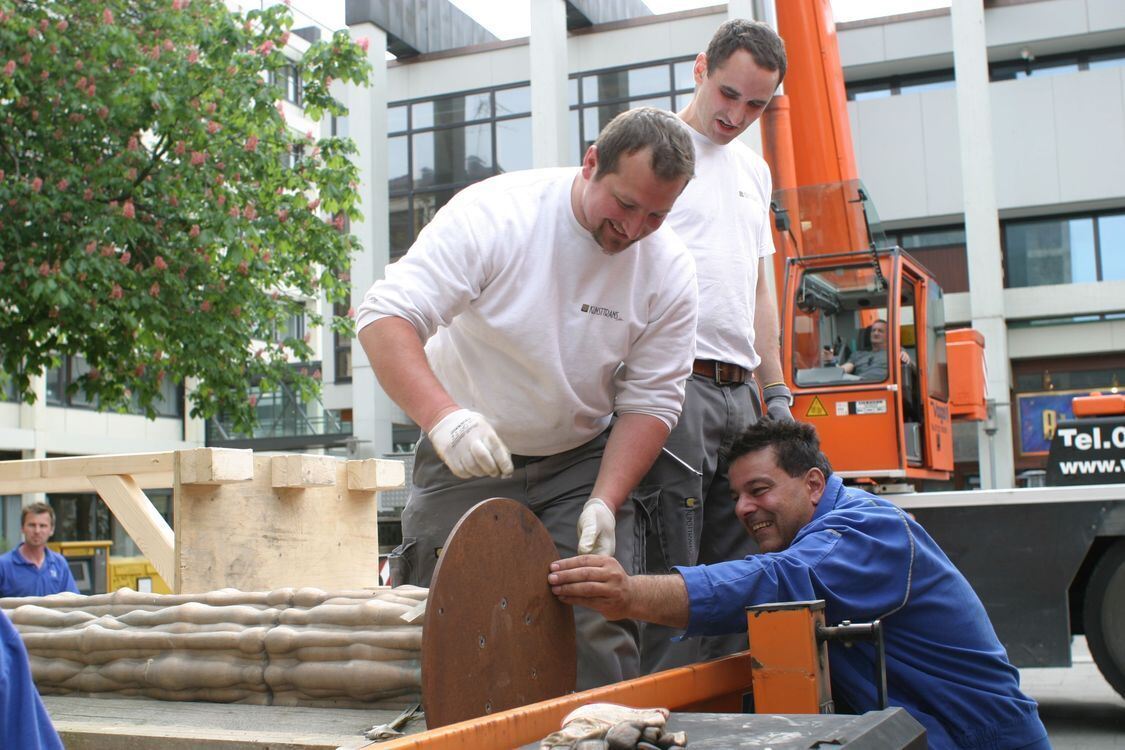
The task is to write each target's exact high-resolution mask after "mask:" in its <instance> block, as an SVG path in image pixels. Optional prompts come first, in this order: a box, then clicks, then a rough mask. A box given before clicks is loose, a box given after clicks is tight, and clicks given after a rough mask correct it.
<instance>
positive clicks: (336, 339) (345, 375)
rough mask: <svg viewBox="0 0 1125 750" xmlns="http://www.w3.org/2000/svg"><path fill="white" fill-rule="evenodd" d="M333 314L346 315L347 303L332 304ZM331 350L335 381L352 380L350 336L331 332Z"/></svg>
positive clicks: (347, 381) (343, 316)
mask: <svg viewBox="0 0 1125 750" xmlns="http://www.w3.org/2000/svg"><path fill="white" fill-rule="evenodd" d="M332 312H333V314H335V315H337V316H339V317H342V318H346V317H348V304H347V303H346V302H337V303H335V304H334V305H333V306H332ZM332 350H333V352H334V362H335V365H336V367H335V373H336V382H337V383H350V382H352V340H351V337H350V336H341V335H340V332H339V331H333V332H332Z"/></svg>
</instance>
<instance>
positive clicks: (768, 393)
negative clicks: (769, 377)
mask: <svg viewBox="0 0 1125 750" xmlns="http://www.w3.org/2000/svg"><path fill="white" fill-rule="evenodd" d="M762 400H763V401H765V402H766V416H767V417H769V418H770V419H773V420H776V421H778V422H792V421H793V413H792V412H791V411H789V405H790V404H791V403H793V392H792V391H790V390H789V386H787V385H785V383H774V384H773V385H769V386H766V387H765V388H763V389H762Z"/></svg>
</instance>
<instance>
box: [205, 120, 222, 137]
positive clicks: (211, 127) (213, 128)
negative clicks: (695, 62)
mask: <svg viewBox="0 0 1125 750" xmlns="http://www.w3.org/2000/svg"><path fill="white" fill-rule="evenodd" d="M207 132H208V133H209V134H211V135H214V134H215V133H218V132H219V123H217V122H215V121H214V120H210V121H208V123H207Z"/></svg>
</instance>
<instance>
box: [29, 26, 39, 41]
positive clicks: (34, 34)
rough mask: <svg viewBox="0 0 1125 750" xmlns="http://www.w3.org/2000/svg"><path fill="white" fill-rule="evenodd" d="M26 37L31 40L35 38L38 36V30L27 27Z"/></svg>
mask: <svg viewBox="0 0 1125 750" xmlns="http://www.w3.org/2000/svg"><path fill="white" fill-rule="evenodd" d="M27 35H28V36H29V37H30V38H32V39H35V38H37V37H38V36H39V29H37V28H35V27H34V26H31V27H29V28H28V30H27Z"/></svg>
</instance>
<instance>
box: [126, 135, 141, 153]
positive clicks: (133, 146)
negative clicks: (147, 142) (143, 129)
mask: <svg viewBox="0 0 1125 750" xmlns="http://www.w3.org/2000/svg"><path fill="white" fill-rule="evenodd" d="M139 147H140V144H139V143H138V142H137V136H135V135H131V136H129V143H128V145H126V146H125V148H127V149H129V150H130V151H136V150H137V148H139Z"/></svg>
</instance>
